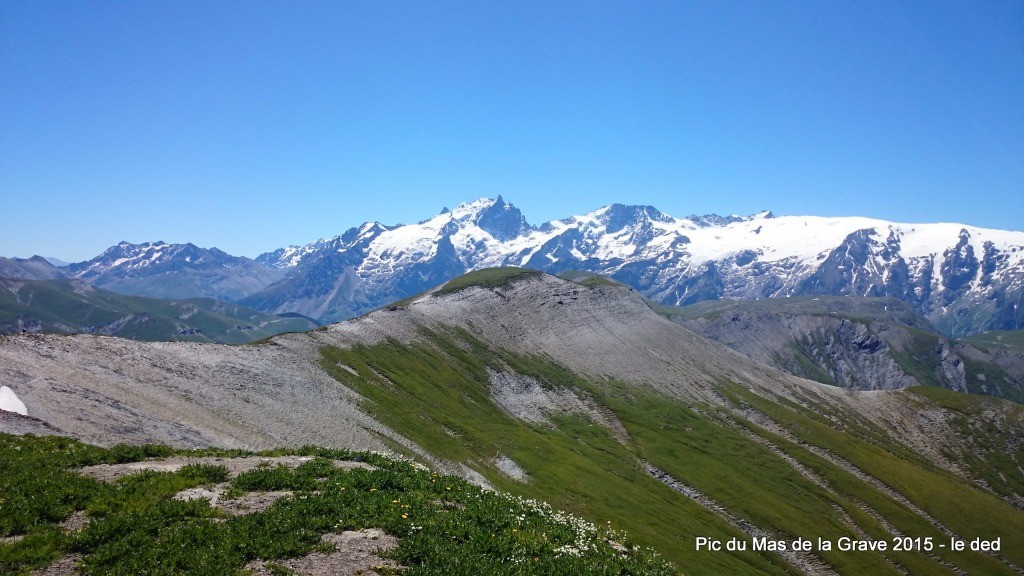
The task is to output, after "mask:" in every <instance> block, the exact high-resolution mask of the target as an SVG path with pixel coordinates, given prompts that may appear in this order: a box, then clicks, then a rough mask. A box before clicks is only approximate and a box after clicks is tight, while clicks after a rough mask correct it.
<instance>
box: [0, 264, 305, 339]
mask: <svg viewBox="0 0 1024 576" xmlns="http://www.w3.org/2000/svg"><path fill="white" fill-rule="evenodd" d="M315 327H316V325H315V324H314V323H313V322H311V321H310V320H309V319H307V318H303V317H294V316H293V317H283V316H275V315H273V314H266V313H263V312H259V311H257V310H253V309H251V308H246V307H244V306H239V305H235V304H228V303H225V302H220V301H217V300H211V299H209V298H194V299H187V300H173V301H172V300H159V299H155V298H144V297H140V296H124V295H121V294H116V293H114V292H110V291H108V290H103V289H102V288H96V287H94V286H91V285H89V284H88V283H86V282H82V281H79V280H11V279H0V334H16V333H18V332H20V331H21V330H22V329H23V328H24V329H28V330H29V331H32V332H48V333H95V334H107V335H111V336H120V337H123V338H134V339H137V340H187V341H195V342H220V343H226V344H241V343H244V342H251V341H253V340H258V339H260V338H266V337H268V336H273V335H274V334H280V333H282V332H297V331H303V330H309V329H312V328H315Z"/></svg>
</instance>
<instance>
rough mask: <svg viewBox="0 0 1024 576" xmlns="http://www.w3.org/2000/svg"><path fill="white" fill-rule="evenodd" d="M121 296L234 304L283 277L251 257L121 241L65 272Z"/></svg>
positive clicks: (191, 248)
mask: <svg viewBox="0 0 1024 576" xmlns="http://www.w3.org/2000/svg"><path fill="white" fill-rule="evenodd" d="M65 270H66V271H67V272H68V274H70V275H71V276H72V277H74V278H79V279H82V280H85V281H87V282H90V283H92V284H95V285H97V286H100V287H103V288H107V289H109V290H112V291H114V292H118V293H120V294H131V295H136V296H148V297H152V298H170V299H176V298H196V297H205V298H215V299H218V300H228V301H235V300H237V299H239V298H241V297H243V296H245V295H247V294H250V293H253V292H257V291H259V290H262V289H264V288H265V287H267V286H268V285H269V284H271V283H272V282H274V281H276V280H278V279H280V277H281V273H280V272H278V271H276V270H273V269H270V268H267V267H265V266H263V265H261V264H259V263H257V262H254V261H252V260H250V259H248V258H244V257H240V256H231V255H230V254H227V253H226V252H224V251H223V250H218V249H217V248H209V249H207V248H200V247H198V246H196V245H195V244H168V243H166V242H162V241H158V242H146V243H142V244H132V243H130V242H120V243H118V244H117V245H115V246H111V247H110V248H108V249H107V250H105V251H104V252H103V253H102V254H100V255H99V256H97V257H96V258H93V259H92V260H88V261H86V262H79V263H77V264H71V265H69V266H68V267H67V268H66V269H65Z"/></svg>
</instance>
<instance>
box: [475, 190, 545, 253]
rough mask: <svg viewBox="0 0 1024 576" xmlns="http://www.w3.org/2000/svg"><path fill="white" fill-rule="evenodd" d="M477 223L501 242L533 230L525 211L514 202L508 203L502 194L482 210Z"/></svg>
mask: <svg viewBox="0 0 1024 576" xmlns="http://www.w3.org/2000/svg"><path fill="white" fill-rule="evenodd" d="M476 225H477V226H479V227H480V229H481V230H483V231H484V232H487V233H488V234H490V235H491V236H493V237H494V238H495V239H496V240H498V241H499V242H508V241H509V240H512V239H514V238H518V237H519V236H522V235H524V234H527V233H529V232H530V230H531V228H530V225H529V224H527V223H526V218H524V217H523V213H522V212H520V211H519V209H518V208H516V207H515V206H513V205H512V204H506V203H505V201H504V200H503V199H502V198H501V196H498V198H497V200H495V201H494V203H493V204H491V205H490V206H488V207H486V208H484V209H482V210H480V212H479V214H478V215H477V217H476Z"/></svg>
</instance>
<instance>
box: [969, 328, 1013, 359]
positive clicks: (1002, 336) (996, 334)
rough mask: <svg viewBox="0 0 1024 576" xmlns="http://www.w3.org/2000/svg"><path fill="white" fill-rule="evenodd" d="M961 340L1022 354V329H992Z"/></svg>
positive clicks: (987, 347) (992, 348)
mask: <svg viewBox="0 0 1024 576" xmlns="http://www.w3.org/2000/svg"><path fill="white" fill-rule="evenodd" d="M963 341H964V342H967V343H969V344H972V345H974V346H977V347H979V348H985V349H987V350H992V351H999V350H1005V351H1008V352H1016V353H1018V354H1024V330H992V331H990V332H983V333H981V334H976V335H974V336H968V337H967V338H964V339H963Z"/></svg>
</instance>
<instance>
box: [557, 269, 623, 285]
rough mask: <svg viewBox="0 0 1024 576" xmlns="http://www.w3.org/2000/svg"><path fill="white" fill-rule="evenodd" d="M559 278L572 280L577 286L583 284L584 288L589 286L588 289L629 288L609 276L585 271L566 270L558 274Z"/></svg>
mask: <svg viewBox="0 0 1024 576" xmlns="http://www.w3.org/2000/svg"><path fill="white" fill-rule="evenodd" d="M558 277H559V278H564V279H566V280H571V281H573V282H575V283H577V284H582V285H583V286H588V287H591V288H593V287H595V286H620V287H623V288H628V286H626V285H625V284H623V283H622V282H619V281H617V280H613V279H612V278H610V277H608V276H605V275H603V274H598V273H596V272H584V271H581V270H566V271H564V272H560V273H559V274H558Z"/></svg>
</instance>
